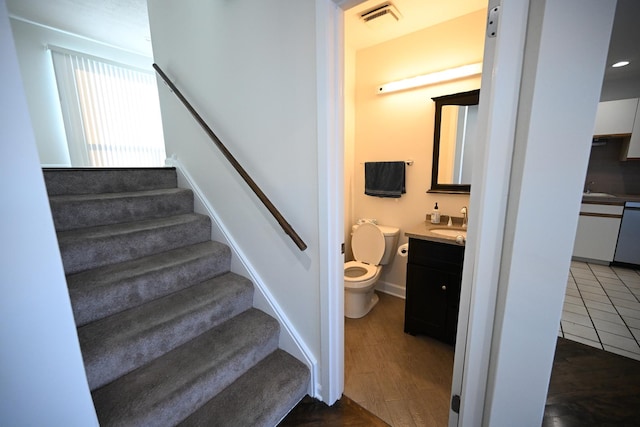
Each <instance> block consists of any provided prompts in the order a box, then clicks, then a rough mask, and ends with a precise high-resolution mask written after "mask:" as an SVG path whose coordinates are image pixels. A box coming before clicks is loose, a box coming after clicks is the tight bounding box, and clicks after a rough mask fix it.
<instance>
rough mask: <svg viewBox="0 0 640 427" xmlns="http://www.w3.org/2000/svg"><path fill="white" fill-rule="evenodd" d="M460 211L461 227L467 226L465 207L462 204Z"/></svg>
mask: <svg viewBox="0 0 640 427" xmlns="http://www.w3.org/2000/svg"><path fill="white" fill-rule="evenodd" d="M460 213H461V214H462V228H467V207H466V206H463V207H462V209H460Z"/></svg>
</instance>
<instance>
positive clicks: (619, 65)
mask: <svg viewBox="0 0 640 427" xmlns="http://www.w3.org/2000/svg"><path fill="white" fill-rule="evenodd" d="M625 65H629V61H619V62H616V63H615V64H613V65H612V67H613V68H618V67H624V66H625Z"/></svg>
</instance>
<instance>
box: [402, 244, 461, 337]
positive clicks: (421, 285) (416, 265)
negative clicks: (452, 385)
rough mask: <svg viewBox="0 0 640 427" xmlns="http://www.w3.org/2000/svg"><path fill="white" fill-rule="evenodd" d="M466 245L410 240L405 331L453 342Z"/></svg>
mask: <svg viewBox="0 0 640 427" xmlns="http://www.w3.org/2000/svg"><path fill="white" fill-rule="evenodd" d="M463 260H464V246H461V245H457V244H455V243H441V242H433V241H429V240H422V239H415V238H410V239H409V259H408V262H407V283H406V288H407V293H406V302H405V317H404V331H405V332H406V333H409V334H411V335H417V334H424V335H428V336H431V337H433V338H436V339H439V340H441V341H444V342H446V343H448V344H454V343H455V340H456V331H457V325H458V311H459V307H460V285H461V283H462V264H463Z"/></svg>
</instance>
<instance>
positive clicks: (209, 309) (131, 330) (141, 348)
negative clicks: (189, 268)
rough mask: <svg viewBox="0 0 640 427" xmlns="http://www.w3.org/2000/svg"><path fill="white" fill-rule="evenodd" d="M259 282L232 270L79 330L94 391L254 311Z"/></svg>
mask: <svg viewBox="0 0 640 427" xmlns="http://www.w3.org/2000/svg"><path fill="white" fill-rule="evenodd" d="M252 303H253V285H252V284H251V282H250V281H249V280H247V279H245V278H243V277H241V276H238V275H236V274H233V273H227V274H224V275H222V276H219V277H216V278H214V279H211V280H207V281H205V282H202V283H199V284H197V285H194V286H191V287H189V288H187V289H184V290H182V291H179V292H176V293H173V294H171V295H168V296H166V297H163V298H159V299H157V300H154V301H151V302H149V303H147V304H144V305H141V306H139V307H136V308H133V309H130V310H127V311H124V312H122V313H118V314H116V315H114V316H110V317H106V318H104V319H101V320H98V321H96V322H93V323H89V324H88V325H85V326H82V327H80V328H78V338H79V340H80V347H81V348H82V357H83V359H84V364H85V369H86V373H87V380H88V382H89V388H90V389H91V390H94V389H96V388H98V387H101V386H103V385H105V384H107V383H109V382H110V381H113V380H114V379H116V378H118V377H119V376H121V375H124V374H126V373H127V372H131V371H132V370H134V369H136V368H138V367H140V366H142V365H144V364H145V363H148V362H149V361H151V360H152V359H153V358H155V357H159V356H161V355H162V354H164V353H166V352H168V351H171V350H172V349H174V348H176V347H177V346H179V345H181V344H184V343H185V342H187V341H189V340H190V339H193V338H195V337H196V336H198V335H200V334H202V333H203V332H205V331H206V330H208V329H210V328H213V327H215V326H217V325H219V324H221V323H223V322H225V321H226V320H228V319H230V318H231V317H233V316H235V315H237V314H239V313H242V312H243V311H245V310H247V309H249V308H250V307H251V305H252Z"/></svg>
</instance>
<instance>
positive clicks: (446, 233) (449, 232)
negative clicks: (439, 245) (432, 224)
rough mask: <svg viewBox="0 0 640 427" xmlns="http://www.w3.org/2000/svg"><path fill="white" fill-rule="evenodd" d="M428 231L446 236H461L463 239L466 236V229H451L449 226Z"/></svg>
mask: <svg viewBox="0 0 640 427" xmlns="http://www.w3.org/2000/svg"><path fill="white" fill-rule="evenodd" d="M429 231H431V232H432V233H433V234H438V235H440V236H446V237H458V236H462V237H464V238H465V239H466V238H467V231H466V230H455V229H451V228H432V229H431V230H429Z"/></svg>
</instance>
